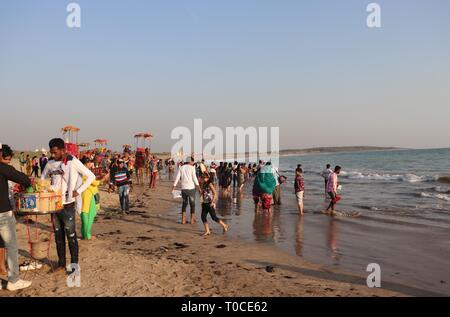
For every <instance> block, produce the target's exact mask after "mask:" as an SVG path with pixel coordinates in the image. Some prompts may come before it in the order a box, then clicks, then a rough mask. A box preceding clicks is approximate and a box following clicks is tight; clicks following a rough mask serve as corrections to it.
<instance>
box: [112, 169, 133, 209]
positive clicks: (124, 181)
mask: <svg viewBox="0 0 450 317" xmlns="http://www.w3.org/2000/svg"><path fill="white" fill-rule="evenodd" d="M114 184H115V185H116V187H117V189H118V192H119V200H120V209H121V210H122V212H125V213H127V214H128V213H129V212H130V198H129V194H130V185H131V174H130V170H129V169H128V168H127V167H126V166H125V162H124V161H123V160H119V161H118V162H117V171H116V172H115V173H114Z"/></svg>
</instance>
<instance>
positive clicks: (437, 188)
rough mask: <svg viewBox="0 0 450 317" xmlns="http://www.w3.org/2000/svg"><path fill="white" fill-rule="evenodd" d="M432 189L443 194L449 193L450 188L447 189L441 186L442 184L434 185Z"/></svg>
mask: <svg viewBox="0 0 450 317" xmlns="http://www.w3.org/2000/svg"><path fill="white" fill-rule="evenodd" d="M433 190H434V191H435V192H438V193H444V194H445V193H450V189H448V188H447V187H442V186H436V187H434V188H433Z"/></svg>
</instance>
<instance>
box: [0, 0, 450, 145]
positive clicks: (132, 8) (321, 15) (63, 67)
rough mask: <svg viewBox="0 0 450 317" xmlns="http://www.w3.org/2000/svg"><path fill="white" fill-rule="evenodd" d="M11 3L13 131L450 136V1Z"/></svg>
mask: <svg viewBox="0 0 450 317" xmlns="http://www.w3.org/2000/svg"><path fill="white" fill-rule="evenodd" d="M70 2H71V1H65V0H2V1H0V109H1V116H0V142H3V143H8V144H10V145H11V146H13V147H14V148H17V149H34V148H41V147H46V146H47V143H48V140H49V139H50V138H53V137H59V136H60V128H62V127H63V126H65V125H75V126H77V127H79V128H80V129H81V131H80V134H79V141H80V142H81V141H84V142H91V141H92V140H94V139H97V138H105V139H109V140H110V146H111V147H112V148H114V149H118V148H120V146H121V145H122V144H127V143H130V144H133V142H134V141H133V135H134V134H135V133H137V132H144V131H149V132H151V133H153V134H154V140H153V144H152V148H153V151H170V148H171V147H172V145H173V144H174V143H175V142H176V140H171V138H170V133H171V131H172V129H173V128H175V127H178V126H187V127H192V126H193V120H194V118H201V119H203V126H204V127H208V126H218V127H221V128H225V127H237V126H242V127H279V128H280V148H281V149H292V148H306V147H316V146H350V145H372V146H399V147H410V148H435V147H450V138H449V134H450V133H449V131H450V130H449V119H450V89H449V87H450V58H449V56H450V2H449V1H448V0H427V1H425V0H422V1H418V0H395V1H392V0H390V1H387V0H386V1H377V3H378V4H380V6H381V10H382V11H381V19H382V20H381V21H382V27H381V28H379V29H371V28H368V27H367V25H366V18H367V16H368V14H369V13H367V12H366V6H367V5H368V4H369V3H370V2H372V1H364V0H346V1H331V0H281V1H280V0H278V1H275V0H227V1H225V0H223V1H217V0H184V1H181V0H171V1H163V0H129V1H124V0H78V1H76V2H77V3H78V4H79V5H80V7H81V28H79V29H70V28H68V27H67V25H66V18H67V15H68V13H67V12H66V6H67V5H68V4H69V3H70Z"/></svg>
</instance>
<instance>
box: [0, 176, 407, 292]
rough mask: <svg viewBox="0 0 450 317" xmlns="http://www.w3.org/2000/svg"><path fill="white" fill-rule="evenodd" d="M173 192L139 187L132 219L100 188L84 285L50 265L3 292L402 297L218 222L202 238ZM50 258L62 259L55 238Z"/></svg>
mask: <svg viewBox="0 0 450 317" xmlns="http://www.w3.org/2000/svg"><path fill="white" fill-rule="evenodd" d="M170 190H171V183H169V182H168V181H162V182H161V183H159V187H158V188H157V190H149V189H147V188H144V187H138V186H136V187H135V188H134V190H133V192H132V194H131V203H132V208H131V210H132V212H131V214H130V215H126V216H120V215H118V214H117V208H118V197H117V195H116V194H109V193H107V192H105V191H102V192H101V199H102V210H101V211H100V213H99V215H98V218H97V221H96V223H95V224H94V228H93V233H94V234H95V235H96V239H95V240H92V241H80V266H81V287H80V288H77V287H74V288H69V287H67V286H66V275H65V273H64V272H59V273H50V272H49V268H48V266H44V268H43V269H41V270H38V271H37V272H29V273H27V275H26V276H25V277H26V278H28V279H31V280H32V281H33V285H32V287H30V288H29V289H26V290H22V291H19V292H17V293H10V292H8V291H4V290H3V291H0V297H2V296H237V297H239V296H251V297H253V296H263V297H265V296H403V294H401V293H398V292H394V291H389V290H386V289H369V288H368V287H367V286H366V285H365V279H364V278H363V277H358V276H354V275H352V274H348V273H344V272H337V271H330V270H325V269H323V268H321V267H320V266H319V265H314V264H310V263H305V262H303V261H302V260H300V259H299V258H298V257H295V256H292V255H290V254H288V253H286V252H283V251H281V250H279V249H276V248H274V247H272V246H265V245H261V244H253V243H246V242H242V241H236V240H231V239H230V238H227V236H226V235H223V234H221V232H220V230H219V228H218V227H217V226H215V224H213V232H214V233H215V234H214V235H212V236H209V237H207V238H204V237H201V232H200V231H199V230H198V226H197V225H184V226H183V225H181V224H180V223H179V219H175V218H174V216H173V213H170V212H168V211H169V210H173V208H178V207H179V204H180V202H179V201H174V200H172V198H171V194H170ZM109 215H112V216H111V217H110V216H109ZM198 218H199V217H198ZM47 228H48V227H47ZM231 230H232V229H231ZM18 234H19V240H20V250H21V251H20V252H21V260H22V261H23V260H25V259H26V256H27V255H28V244H27V238H26V227H25V225H24V223H23V220H21V223H20V224H19V225H18ZM50 257H51V258H52V259H53V260H56V251H55V246H54V243H52V253H51V256H50ZM68 258H70V257H68ZM268 266H271V267H273V272H268V271H271V269H270V268H269V269H268V270H267V267H268ZM22 276H23V273H22Z"/></svg>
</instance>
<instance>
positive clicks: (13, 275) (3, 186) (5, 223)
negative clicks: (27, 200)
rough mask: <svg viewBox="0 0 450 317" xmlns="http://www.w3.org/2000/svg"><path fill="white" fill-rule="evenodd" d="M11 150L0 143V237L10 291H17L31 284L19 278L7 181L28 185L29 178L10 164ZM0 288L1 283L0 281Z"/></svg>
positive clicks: (14, 232) (29, 183)
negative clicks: (6, 264) (6, 262)
mask: <svg viewBox="0 0 450 317" xmlns="http://www.w3.org/2000/svg"><path fill="white" fill-rule="evenodd" d="M12 157H13V151H12V150H11V148H10V147H9V146H8V145H0V237H1V239H2V240H3V243H4V246H5V247H6V251H7V258H8V269H9V271H8V285H7V289H8V290H10V291H17V290H20V289H24V288H27V287H29V286H30V285H31V282H30V281H24V280H21V279H20V278H19V251H18V247H17V236H16V218H15V217H14V214H13V212H12V206H11V202H10V199H9V185H8V181H12V182H14V183H18V184H20V185H22V186H24V187H30V186H31V182H30V179H29V178H28V177H27V176H26V175H25V174H23V173H21V172H18V171H16V170H15V169H14V167H12V166H11V165H10V163H11V159H12ZM0 289H2V285H1V283H0Z"/></svg>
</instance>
